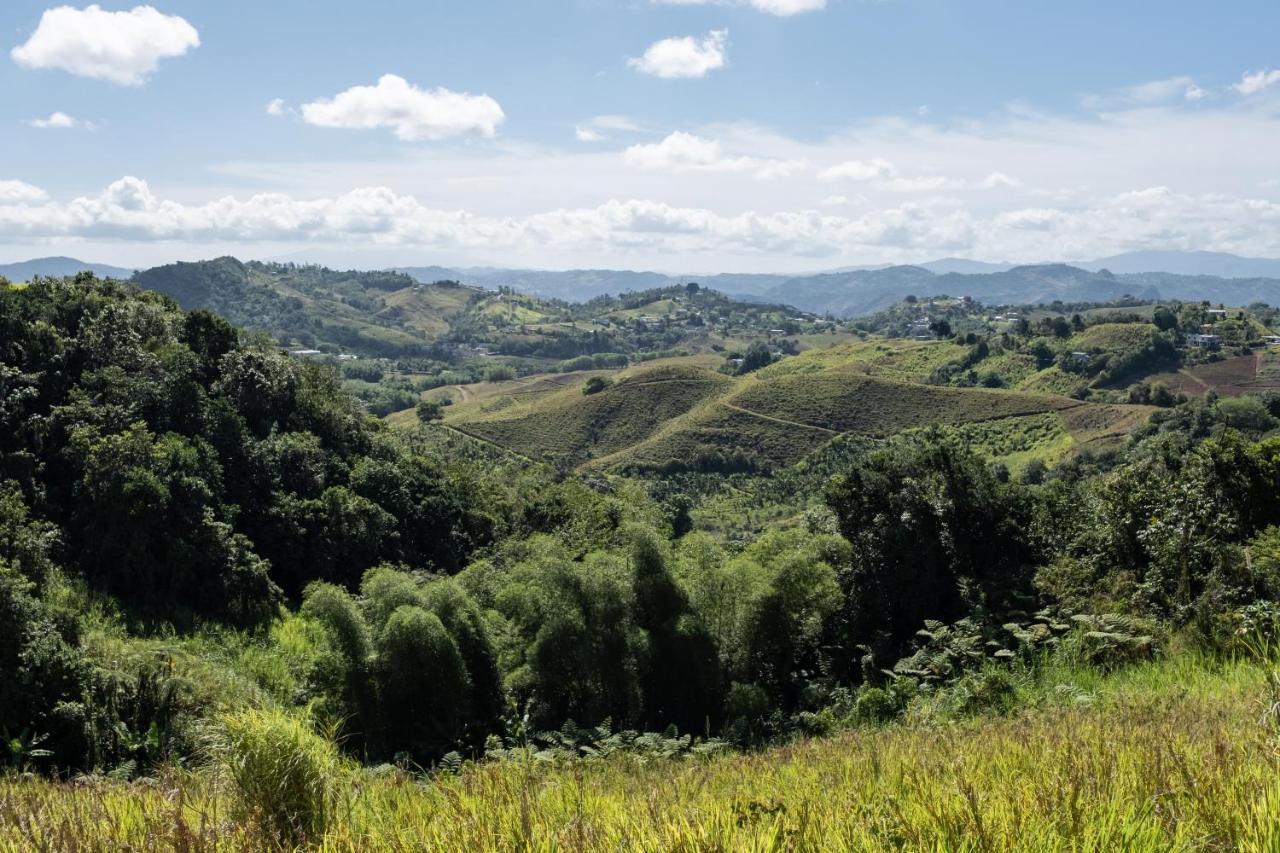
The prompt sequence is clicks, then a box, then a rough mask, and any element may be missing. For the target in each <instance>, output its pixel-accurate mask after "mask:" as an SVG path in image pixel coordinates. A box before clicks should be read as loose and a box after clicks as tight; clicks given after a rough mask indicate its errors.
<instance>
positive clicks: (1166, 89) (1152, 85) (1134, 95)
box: [1080, 76, 1210, 110]
mask: <svg viewBox="0 0 1280 853" xmlns="http://www.w3.org/2000/svg"><path fill="white" fill-rule="evenodd" d="M1208 97H1210V93H1209V91H1208V90H1206V89H1204V88H1202V87H1201V86H1200V85H1199V84H1197V83H1196V81H1195V80H1194V79H1192V78H1191V77H1186V76H1180V77H1168V78H1166V79H1164V80H1148V81H1147V82H1145V83H1138V84H1136V85H1133V86H1124V87H1121V88H1119V89H1115V90H1113V91H1111V92H1108V93H1106V94H1104V95H1085V96H1084V97H1083V98H1081V99H1080V103H1081V105H1082V106H1083V107H1084V108H1085V109H1088V110H1115V109H1131V108H1135V107H1152V106H1159V105H1162V104H1173V103H1178V102H1180V101H1181V102H1188V103H1196V102H1198V101H1202V100H1205V99H1206V98H1208Z"/></svg>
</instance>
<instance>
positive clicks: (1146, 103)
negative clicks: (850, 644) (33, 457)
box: [0, 0, 1280, 272]
mask: <svg viewBox="0 0 1280 853" xmlns="http://www.w3.org/2000/svg"><path fill="white" fill-rule="evenodd" d="M788 12H793V14H786V13H788ZM0 33H3V38H4V42H3V45H2V46H3V47H4V52H3V54H0V92H3V93H4V94H3V97H2V98H0V151H3V152H4V154H3V157H2V158H0V260H14V259H19V258H25V257H29V256H33V255H39V254H50V253H55V252H56V253H65V254H75V255H78V256H92V259H95V260H105V261H112V262H117V263H123V264H129V265H132V264H150V263H156V262H160V261H164V260H170V259H175V258H191V257H207V256H211V255H215V254H218V253H222V252H234V253H236V254H239V255H241V256H244V257H279V256H291V257H292V256H297V257H314V258H317V259H320V260H331V261H334V262H341V261H349V262H358V263H362V264H363V263H367V264H382V263H388V264H390V263H397V264H398V263H425V262H433V261H438V262H442V263H502V264H507V263H509V264H519V265H527V266H538V267H551V268H560V267H570V266H610V267H632V268H635V267H647V268H661V269H668V270H686V271H691V272H692V271H711V270H717V269H724V270H730V269H731V270H799V269H815V268H823V267H831V266H840V265H845V264H851V263H877V262H898V261H910V260H924V259H927V258H930V257H934V256H940V255H961V256H968V257H978V258H984V259H988V260H1025V261H1030V260H1041V259H1048V258H1063V259H1073V258H1074V259H1083V258H1087V257H1091V256H1096V255H1103V254H1108V253H1110V252H1113V251H1123V250H1127V249H1136V248H1183V249H1218V250H1224V251H1236V252H1240V253H1244V254H1259V255H1280V145H1277V144H1276V141H1277V140H1280V73H1274V74H1273V73H1271V71H1272V69H1275V68H1280V56H1277V53H1280V44H1278V43H1277V41H1276V38H1275V36H1276V34H1277V33H1280V4H1277V3H1275V2H1274V0H1271V2H1224V3H1218V4H1205V3H1203V2H1196V3H1193V2H1161V3H1159V4H1154V3H1150V2H1137V0H1131V2H1114V0H1112V2H1090V0H1084V2H1076V3H1071V4H1064V3H1048V2H1034V0H1022V2H1014V0H827V2H825V3H823V0H722V2H696V0H682V2H670V0H669V2H665V3H660V2H648V0H564V1H563V2H558V1H555V0H547V1H546V2H544V0H539V2H530V0H472V2H442V1H441V0H435V2H426V0H371V2H365V3H360V4H353V3H338V2H323V0H308V2H303V1H302V0H272V2H270V3H263V2H248V0H219V2H212V0H202V2H195V0H171V2H164V0H160V1H159V2H155V3H153V4H152V7H137V6H136V4H131V3H111V2H103V3H101V4H100V8H96V9H95V8H92V7H87V6H85V5H79V6H76V5H72V6H69V7H65V8H56V7H54V6H53V5H51V4H50V3H48V2H32V0H6V3H5V4H4V6H3V8H2V9H0ZM389 75H391V76H389ZM380 81H381V82H380ZM442 90H443V91H442ZM273 101H275V102H276V107H275V108H273V109H271V110H269V109H268V105H269V104H270V103H272V102H273Z"/></svg>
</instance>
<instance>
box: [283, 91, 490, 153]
mask: <svg viewBox="0 0 1280 853" xmlns="http://www.w3.org/2000/svg"><path fill="white" fill-rule="evenodd" d="M302 118H303V120H304V121H306V122H307V123H308V124H313V125H316V126H317V127H340V128H358V129H365V130H369V129H373V128H381V127H386V128H391V129H393V130H394V131H395V134H396V138H397V139H400V140H402V141H405V142H416V141H418V140H424V139H445V138H448V137H451V136H462V135H465V134H472V133H474V134H479V135H480V136H493V135H494V134H495V133H496V132H497V129H498V125H500V124H502V122H503V120H504V119H505V118H506V116H505V115H504V114H503V112H502V107H501V106H499V105H498V102H497V101H495V100H494V99H493V98H491V97H489V96H488V95H470V94H466V93H458V92H451V91H449V90H448V89H443V88H439V89H432V90H430V91H428V90H425V89H419V88H418V87H417V86H414V85H413V84H412V83H410V82H409V81H407V80H405V79H404V78H403V77H398V76H396V75H395V74H384V75H383V76H382V77H380V78H379V79H378V83H377V85H375V86H353V87H352V88H350V89H347V90H346V91H345V92H340V93H338V94H337V95H335V96H334V97H332V98H328V99H323V98H322V99H320V100H318V101H312V102H311V103H309V104H303V105H302Z"/></svg>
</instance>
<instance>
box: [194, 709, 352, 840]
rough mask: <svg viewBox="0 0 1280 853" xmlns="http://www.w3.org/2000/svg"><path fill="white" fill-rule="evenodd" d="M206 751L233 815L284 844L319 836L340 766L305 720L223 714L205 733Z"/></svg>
mask: <svg viewBox="0 0 1280 853" xmlns="http://www.w3.org/2000/svg"><path fill="white" fill-rule="evenodd" d="M210 754H211V758H212V760H213V762H214V764H215V765H216V767H217V769H218V771H219V773H220V775H221V777H222V778H223V779H224V780H225V782H226V783H227V784H228V785H229V794H230V796H231V802H232V805H233V808H234V809H235V811H236V812H237V815H238V819H240V820H243V821H246V822H249V823H251V824H253V825H254V826H256V827H257V828H258V829H259V830H260V831H261V832H262V833H263V834H265V835H267V836H269V837H270V838H272V839H274V840H275V841H276V842H277V843H278V844H280V845H281V846H285V847H294V846H298V845H300V844H304V843H307V842H308V841H314V840H315V839H318V838H319V837H321V836H322V835H324V832H325V829H326V828H327V827H328V825H329V821H330V820H331V818H332V817H333V811H334V804H335V800H336V792H337V785H338V784H339V783H340V781H341V779H342V776H343V775H344V771H345V765H344V764H343V762H342V759H341V758H340V757H339V755H338V748H337V746H335V745H334V743H333V741H332V740H331V739H329V738H326V737H324V736H322V735H320V734H317V733H316V731H315V729H314V728H313V727H312V724H311V721H310V720H308V719H306V718H304V717H298V716H294V715H292V714H289V713H286V712H284V711H280V710H263V711H260V710H254V709H246V710H242V711H236V712H233V713H229V714H226V715H225V716H223V717H222V719H221V720H220V722H219V724H218V725H216V726H215V727H214V728H213V729H212V730H211V732H210Z"/></svg>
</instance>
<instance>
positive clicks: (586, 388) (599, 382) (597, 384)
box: [582, 376, 613, 397]
mask: <svg viewBox="0 0 1280 853" xmlns="http://www.w3.org/2000/svg"><path fill="white" fill-rule="evenodd" d="M612 384H613V382H612V381H611V380H610V379H608V378H607V377H605V376H592V377H591V378H590V379H588V380H587V381H586V382H584V383H583V384H582V393H583V395H585V396H587V397H590V396H591V395H592V394H599V393H600V392H601V391H603V390H605V389H606V388H608V387H609V386H610V385H612Z"/></svg>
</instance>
